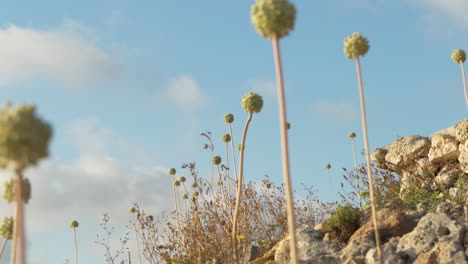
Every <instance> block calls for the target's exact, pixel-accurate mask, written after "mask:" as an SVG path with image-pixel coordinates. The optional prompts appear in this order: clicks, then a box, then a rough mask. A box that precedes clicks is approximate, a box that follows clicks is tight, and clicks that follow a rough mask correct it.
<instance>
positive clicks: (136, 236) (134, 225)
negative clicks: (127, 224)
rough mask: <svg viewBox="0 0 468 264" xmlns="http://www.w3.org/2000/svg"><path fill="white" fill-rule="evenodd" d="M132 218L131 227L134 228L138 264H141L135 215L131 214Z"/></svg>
mask: <svg viewBox="0 0 468 264" xmlns="http://www.w3.org/2000/svg"><path fill="white" fill-rule="evenodd" d="M132 218H133V227H134V228H135V238H136V244H137V250H138V258H139V260H140V264H141V263H142V261H141V253H140V242H139V241H138V230H137V228H138V227H137V226H136V224H135V223H136V222H135V214H132Z"/></svg>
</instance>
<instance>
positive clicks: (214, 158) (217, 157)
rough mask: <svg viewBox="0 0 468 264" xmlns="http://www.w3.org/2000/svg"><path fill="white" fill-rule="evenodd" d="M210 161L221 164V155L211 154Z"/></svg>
mask: <svg viewBox="0 0 468 264" xmlns="http://www.w3.org/2000/svg"><path fill="white" fill-rule="evenodd" d="M211 163H213V165H219V164H221V157H220V156H213V157H212V158H211Z"/></svg>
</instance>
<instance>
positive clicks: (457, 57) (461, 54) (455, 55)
mask: <svg viewBox="0 0 468 264" xmlns="http://www.w3.org/2000/svg"><path fill="white" fill-rule="evenodd" d="M452 60H453V62H455V63H464V62H465V60H466V53H465V51H464V50H462V49H456V50H454V51H453V52H452Z"/></svg>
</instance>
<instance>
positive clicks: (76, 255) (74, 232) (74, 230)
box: [73, 227, 78, 264]
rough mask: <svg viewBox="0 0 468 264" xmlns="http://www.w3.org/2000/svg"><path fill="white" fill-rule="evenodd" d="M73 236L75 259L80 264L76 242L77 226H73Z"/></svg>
mask: <svg viewBox="0 0 468 264" xmlns="http://www.w3.org/2000/svg"><path fill="white" fill-rule="evenodd" d="M73 236H74V237H75V261H76V264H78V246H77V244H76V228H75V227H74V228H73Z"/></svg>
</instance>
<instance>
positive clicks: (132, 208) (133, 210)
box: [128, 207, 136, 214]
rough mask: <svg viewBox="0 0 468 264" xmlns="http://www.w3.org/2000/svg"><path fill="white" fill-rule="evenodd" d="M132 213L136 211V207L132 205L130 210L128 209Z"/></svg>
mask: <svg viewBox="0 0 468 264" xmlns="http://www.w3.org/2000/svg"><path fill="white" fill-rule="evenodd" d="M128 211H129V212H130V213H131V214H133V213H135V211H136V209H135V207H131V208H130V210H128Z"/></svg>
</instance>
